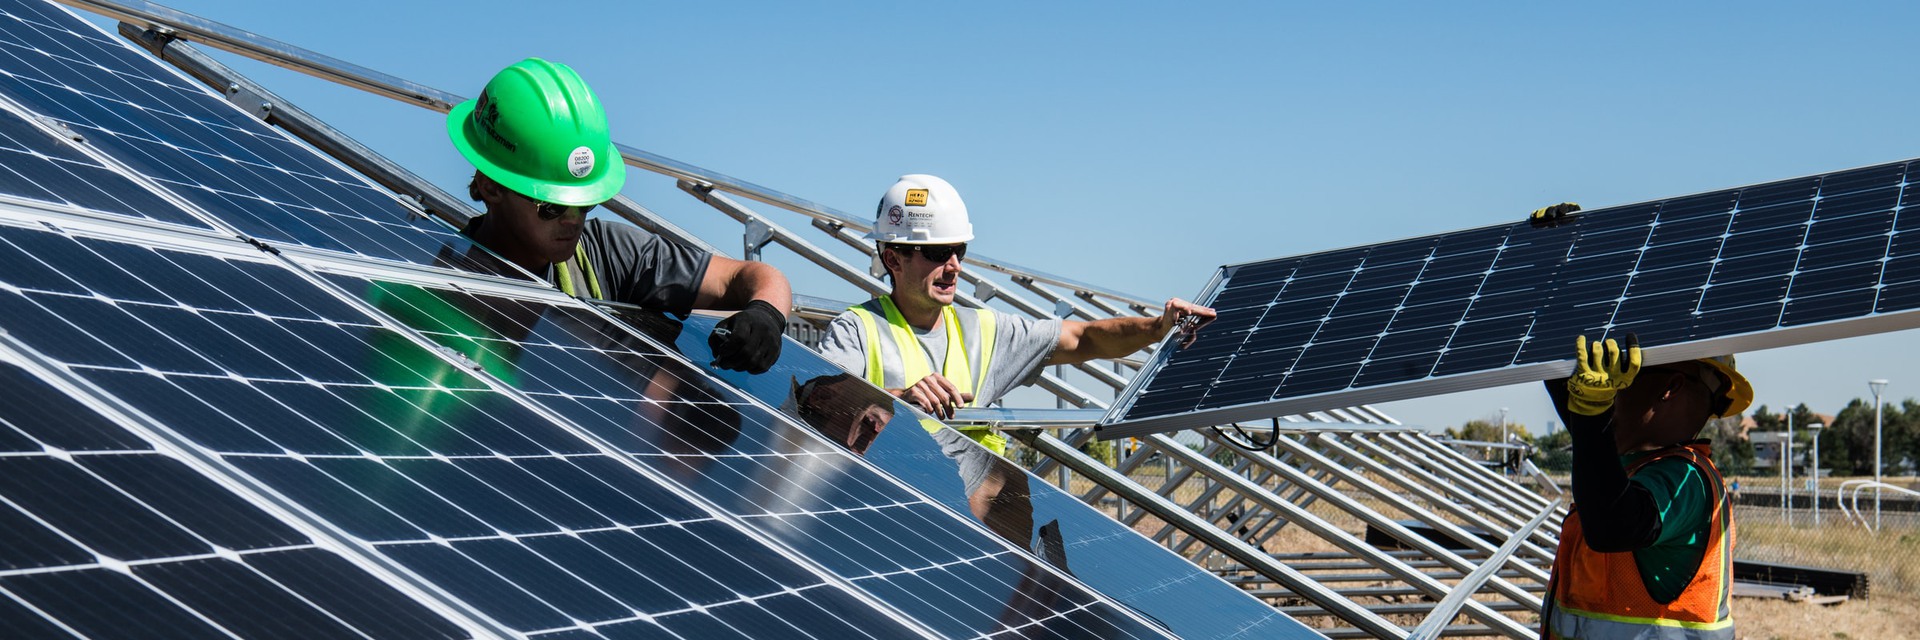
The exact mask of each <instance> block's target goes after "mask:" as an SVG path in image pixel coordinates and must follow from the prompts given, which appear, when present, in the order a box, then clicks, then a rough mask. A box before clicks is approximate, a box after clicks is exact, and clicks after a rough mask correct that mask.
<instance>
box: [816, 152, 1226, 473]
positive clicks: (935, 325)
mask: <svg viewBox="0 0 1920 640" xmlns="http://www.w3.org/2000/svg"><path fill="white" fill-rule="evenodd" d="M867 238H868V239H870V240H874V241H877V242H878V244H879V260H880V264H881V265H882V266H884V267H885V268H886V273H887V276H888V277H889V278H891V280H892V284H893V290H892V291H891V292H890V293H888V294H887V295H886V296H883V297H879V298H874V299H872V300H869V301H867V302H865V303H862V304H860V305H857V306H854V307H853V308H851V309H849V310H847V312H846V313H842V314H840V316H839V317H837V318H834V319H833V323H832V324H830V325H829V326H828V327H827V334H826V336H825V337H824V338H823V339H822V340H821V343H820V352H821V354H822V355H824V356H826V358H827V359H828V360H831V361H833V362H834V363H835V364H838V365H840V366H841V367H843V368H845V369H847V370H848V371H852V372H854V373H856V374H860V375H862V376H865V377H866V378H867V380H868V381H871V382H873V383H874V384H876V385H879V386H880V387H882V388H884V389H886V390H887V391H888V392H890V393H892V394H893V395H894V396H896V397H898V398H900V399H902V400H905V401H907V402H910V403H913V404H915V405H917V406H919V407H920V408H921V409H922V410H924V411H926V412H927V413H929V414H931V415H933V416H936V417H940V418H951V417H953V411H954V409H957V408H959V407H965V406H986V405H987V404H990V403H992V402H993V401H995V400H998V399H1000V397H1001V396H1003V395H1005V394H1006V393H1007V391H1009V390H1011V389H1013V388H1014V387H1017V386H1020V385H1023V384H1028V383H1031V382H1033V381H1034V380H1035V379H1037V378H1038V377H1039V375H1040V372H1041V370H1042V369H1044V368H1045V367H1047V366H1048V365H1058V364H1073V363H1076V362H1085V361H1088V360H1094V359H1098V358H1117V357H1120V356H1124V355H1127V354H1130V353H1133V352H1135V351H1139V350H1140V349H1142V348H1144V347H1146V346H1147V345H1150V344H1153V343H1154V342H1157V341H1159V340H1160V339H1161V338H1162V337H1164V336H1166V335H1167V333H1168V332H1170V331H1172V330H1173V329H1174V328H1175V327H1176V326H1180V325H1181V322H1182V321H1183V320H1187V321H1188V325H1187V326H1188V328H1189V330H1190V331H1191V330H1196V329H1198V328H1199V327H1200V326H1201V325H1204V324H1206V323H1208V322H1211V321H1212V320H1213V318H1214V312H1213V310H1212V309H1209V308H1207V307H1202V306H1199V305H1195V304H1192V303H1190V302H1187V301H1185V300H1180V299H1178V298H1175V299H1172V300H1168V301H1167V304H1166V308H1165V312H1164V313H1162V314H1161V315H1159V316H1157V317H1130V318H1108V319H1104V320H1095V321H1092V322H1080V321H1075V320H1052V319H1049V320H1034V319H1031V318H1025V317H1021V316H1015V315H1011V314H1006V313H1001V312H998V311H993V310H991V309H965V310H961V309H956V308H954V306H953V301H954V295H955V293H956V292H957V291H958V287H959V275H960V272H961V270H962V269H963V268H964V265H963V264H962V260H963V259H964V258H965V257H966V254H967V243H968V242H971V241H972V240H973V224H972V223H971V222H969V221H968V219H967V205H966V203H965V202H962V201H961V200H960V193H959V192H958V191H955V190H954V188H953V185H950V184H947V181H945V180H941V179H940V178H937V177H934V176H930V175H924V174H913V175H907V176H901V177H900V180H899V181H898V182H895V183H894V184H893V187H892V188H889V189H887V193H886V195H885V196H883V197H881V198H880V206H879V209H878V210H877V211H876V213H875V220H874V225H873V232H872V233H869V234H867ZM1188 342H1191V334H1189V340H1188ZM903 345H904V347H905V348H902V347H903ZM1183 346H1184V345H1183ZM967 435H968V437H970V438H972V439H974V440H975V441H978V442H980V443H981V444H984V445H986V446H987V448H989V449H992V450H994V451H995V452H996V453H1004V452H1005V448H1006V440H1005V438H1004V437H1002V436H1000V435H998V434H994V433H992V432H991V431H987V430H979V431H972V432H968V433H967Z"/></svg>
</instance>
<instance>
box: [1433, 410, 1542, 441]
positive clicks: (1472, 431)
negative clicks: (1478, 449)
mask: <svg viewBox="0 0 1920 640" xmlns="http://www.w3.org/2000/svg"><path fill="white" fill-rule="evenodd" d="M1507 432H1508V433H1511V434H1513V435H1516V436H1519V437H1520V439H1521V440H1526V441H1532V440H1533V436H1532V435H1530V434H1528V433H1527V425H1524V424H1521V423H1518V422H1508V423H1507ZM1447 437H1450V438H1454V439H1456V440H1478V441H1480V442H1499V441H1500V417H1499V416H1498V415H1497V414H1496V415H1494V416H1489V417H1487V418H1482V419H1479V420H1468V421H1467V423H1466V424H1463V425H1460V426H1459V427H1458V428H1454V427H1447Z"/></svg>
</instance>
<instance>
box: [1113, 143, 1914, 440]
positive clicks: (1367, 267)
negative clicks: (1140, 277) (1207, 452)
mask: <svg viewBox="0 0 1920 640" xmlns="http://www.w3.org/2000/svg"><path fill="white" fill-rule="evenodd" d="M1916 172H1920V162H1898V163H1890V164H1885V165H1877V166H1872V167H1866V168H1861V169H1853V170H1848V171H1841V172H1835V173H1831V174H1825V175H1819V176H1812V177H1807V178H1796V179H1792V180H1782V181H1779V182H1773V183H1767V184H1761V185H1755V186H1750V187H1743V188H1739V189H1728V190H1722V191H1715V192H1710V193H1704V194H1698V195H1693V196H1686V197H1680V198H1673V199H1669V200H1663V201H1657V202H1650V203H1641V204H1632V205H1624V206H1619V207H1611V208H1607V209H1601V210H1594V211H1588V212H1582V213H1580V214H1578V215H1576V216H1575V217H1573V218H1572V219H1571V220H1570V221H1568V222H1566V223H1563V224H1558V225H1552V226H1544V227H1535V226H1532V225H1529V224H1527V223H1524V222H1523V223H1516V224H1509V225H1501V226H1494V227H1485V228H1480V229H1471V230H1466V231H1460V232H1454V233H1447V234H1440V235H1437V236H1430V237H1425V238H1414V239H1410V240H1402V241H1397V242H1389V243H1384V244H1380V245H1375V246H1372V247H1359V248H1352V249H1342V250H1338V251H1331V252H1326V253H1321V254H1312V255H1308V256H1301V257H1292V258H1283V259H1279V260H1273V261H1269V262H1263V263H1253V264H1246V265H1234V266H1228V267H1224V268H1223V269H1222V271H1221V277H1220V278H1218V282H1219V284H1218V285H1217V286H1216V287H1215V288H1214V289H1213V290H1212V291H1210V292H1209V293H1208V294H1207V295H1206V296H1203V298H1204V299H1206V300H1209V301H1212V302H1213V303H1214V306H1215V308H1217V309H1219V310H1220V311H1221V318H1220V320H1219V321H1218V322H1217V323H1216V324H1215V325H1214V327H1212V328H1211V331H1210V332H1209V335H1208V336H1206V337H1204V338H1203V339H1202V340H1201V341H1200V343H1199V345H1198V346H1196V348H1194V349H1189V350H1187V351H1186V352H1179V353H1175V354H1172V355H1170V356H1164V357H1163V359H1160V360H1156V362H1155V363H1154V364H1153V366H1150V367H1149V369H1148V370H1147V371H1146V372H1145V373H1143V375H1142V376H1141V377H1140V381H1139V382H1137V383H1136V384H1135V389H1134V390H1133V391H1131V392H1130V393H1129V395H1128V397H1126V398H1124V399H1123V401H1122V402H1121V403H1119V404H1117V405H1116V409H1115V411H1114V412H1112V413H1110V414H1109V416H1108V419H1107V420H1106V423H1107V424H1108V425H1109V426H1110V427H1121V431H1125V432H1129V433H1131V432H1143V431H1147V430H1165V429H1170V428H1180V427H1189V426H1204V425H1206V424H1214V423H1219V422H1232V421H1236V420H1245V419H1253V418H1261V417H1268V416H1271V415H1279V414H1285V413H1297V412H1302V411H1310V410H1319V409H1325V408H1330V407H1335V406H1343V405H1351V404H1356V403H1359V402H1375V401H1382V400H1389V399H1396V398H1399V397H1407V395H1409V394H1410V393H1411V392H1409V391H1406V390H1405V387H1404V386H1403V384H1404V383H1423V384H1424V383H1429V382H1432V383H1435V384H1434V385H1428V386H1427V387H1422V388H1434V389H1439V388H1446V389H1465V388H1471V386H1470V385H1471V384H1473V383H1472V382H1468V381H1464V378H1463V377H1462V376H1466V375H1468V374H1485V373H1488V372H1492V371H1498V370H1503V369H1512V368H1515V367H1519V366H1521V365H1532V364H1545V363H1553V362H1559V361H1562V360H1564V358H1565V356H1564V352H1565V351H1566V343H1569V342H1571V340H1572V338H1573V336H1576V335H1582V334H1584V335H1588V336H1601V335H1618V334H1621V333H1624V332H1628V331H1631V332H1634V333H1636V334H1638V335H1639V337H1640V340H1641V342H1642V344H1647V345H1657V346H1672V345H1684V344H1687V343H1694V342H1701V341H1721V342H1723V343H1725V344H1727V345H1729V346H1727V347H1723V348H1724V349H1727V350H1732V349H1734V348H1736V347H1734V346H1732V345H1733V343H1731V342H1726V340H1727V339H1730V338H1733V337H1735V336H1741V335H1749V334H1755V333H1756V332H1768V331H1771V330H1777V329H1788V328H1794V327H1800V326H1807V325H1815V324H1819V323H1828V322H1833V321H1840V320H1850V319H1856V318H1862V317H1865V316H1870V315H1873V314H1889V313H1897V312H1902V311H1908V310H1912V309H1914V308H1915V307H1916V306H1920V305H1916V301H1915V300H1914V298H1915V294H1914V293H1913V290H1914V288H1915V287H1916V285H1915V284H1914V282H1913V280H1914V278H1915V274H1914V270H1915V267H1914V266H1913V264H1914V262H1913V260H1911V259H1910V258H1909V256H1910V254H1911V252H1912V251H1913V248H1912V244H1913V241H1912V240H1911V239H1910V238H1907V237H1906V236H1911V235H1912V233H1902V232H1903V230H1904V229H1905V228H1906V227H1911V226H1913V224H1914V223H1913V222H1912V220H1913V219H1914V218H1915V216H1913V215H1911V214H1909V213H1907V212H1905V209H1906V208H1907V207H1908V206H1909V204H1908V203H1909V202H1911V200H1910V199H1909V197H1910V195H1909V194H1910V193H1911V190H1912V189H1913V188H1914V185H1916V184H1920V180H1915V179H1914V175H1915V173H1916ZM1903 225H1904V226H1903ZM1414 265H1419V266H1418V268H1415V267H1414ZM1282 274H1285V275H1284V276H1283V275H1282ZM1909 324H1910V323H1909ZM1875 326H1876V327H1881V328H1879V329H1877V330H1886V329H1887V328H1894V327H1897V326H1901V325H1900V324H1899V323H1898V322H1896V323H1894V324H1884V323H1883V324H1877V325H1875ZM1808 335H1811V334H1808ZM1790 339H1791V338H1778V340H1790ZM1209 341H1216V344H1212V345H1209V344H1207V343H1208V342H1209ZM1789 343H1790V342H1789ZM1745 344H1747V345H1749V346H1752V345H1765V346H1778V345H1775V344H1772V343H1767V342H1764V341H1760V342H1754V341H1749V342H1747V343H1745ZM1675 353H1678V352H1675ZM1547 375H1554V373H1549V372H1547V371H1546V370H1545V369H1541V370H1540V373H1539V376H1540V377H1545V376H1547ZM1487 379H1489V380H1491V379H1493V378H1492V377H1488V378H1487ZM1442 381H1445V382H1444V384H1442ZM1519 381H1521V380H1519V379H1512V380H1509V379H1506V378H1500V382H1499V383H1511V382H1519ZM1435 385H1438V386H1435ZM1462 385H1469V386H1462ZM1396 388H1399V389H1400V390H1395V389H1396ZM1121 431H1115V430H1111V429H1109V430H1107V433H1108V434H1109V435H1116V436H1117V435H1125V433H1122V432H1121Z"/></svg>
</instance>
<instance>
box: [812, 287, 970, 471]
mask: <svg viewBox="0 0 1920 640" xmlns="http://www.w3.org/2000/svg"><path fill="white" fill-rule="evenodd" d="M877 299H878V300H879V301H880V308H881V310H882V311H883V312H884V313H886V315H887V323H886V326H887V329H886V330H885V331H882V330H881V328H880V322H879V320H878V319H877V318H875V317H874V314H873V312H871V311H868V310H867V308H866V307H865V306H864V305H854V306H852V307H849V308H848V310H849V311H852V312H853V315H854V317H855V318H858V319H859V320H860V326H861V328H862V329H863V330H864V333H865V334H866V345H867V371H866V378H867V381H868V382H872V383H873V384H874V385H875V386H878V387H880V388H882V389H904V388H907V387H910V386H913V383H915V382H919V381H920V379H921V378H925V377H927V376H928V375H931V374H932V373H933V363H932V361H931V360H930V359H929V358H928V355H927V352H926V347H925V346H923V345H922V343H921V342H920V339H919V338H918V337H916V336H915V335H914V333H913V326H912V325H910V324H907V320H906V318H905V317H904V316H902V315H900V309H899V308H898V307H895V306H894V305H893V300H892V299H891V298H887V297H880V298H877ZM973 312H974V313H973V314H970V317H971V319H973V320H974V325H975V328H974V330H973V331H968V330H967V327H966V323H965V322H964V321H962V319H961V318H962V316H961V315H960V313H959V312H957V311H955V310H954V307H952V306H948V307H945V308H943V309H941V311H940V313H941V322H942V323H943V324H944V325H945V330H946V335H947V353H946V357H945V359H944V362H942V363H941V367H940V369H941V371H940V375H941V376H943V377H945V378H947V379H948V380H950V381H952V382H953V386H954V387H955V388H957V389H959V390H960V392H961V393H967V394H973V396H974V401H973V402H972V403H971V404H970V406H979V405H980V394H979V393H977V390H978V389H980V388H981V387H983V386H985V385H986V381H987V372H988V371H990V370H991V367H992V366H993V348H994V342H995V336H994V333H995V326H994V323H995V318H994V314H993V311H992V310H989V309H973ZM969 333H977V334H978V338H979V339H978V340H976V341H971V342H970V341H968V340H967V335H968V334H969ZM969 344H972V345H974V346H975V348H969V347H968V345H969ZM889 352H890V353H889ZM890 361H892V362H899V363H900V368H899V369H897V371H898V372H899V373H898V374H897V375H899V376H900V377H899V378H898V379H894V380H889V379H888V377H887V368H886V363H887V362H890ZM976 372H978V373H976ZM921 426H922V427H923V428H925V429H926V430H927V432H928V433H932V432H935V431H939V430H940V429H944V428H946V427H945V426H944V425H942V424H940V423H939V422H937V421H932V420H927V421H922V423H921ZM960 432H961V433H962V434H965V435H966V436H967V437H968V438H971V439H972V440H973V441H974V442H978V443H980V444H982V445H984V446H986V447H987V448H988V449H990V450H992V451H993V452H994V453H996V454H1000V455H1006V452H1007V438H1006V436H1003V435H1000V434H999V433H995V432H994V431H993V430H992V429H989V428H985V427H980V428H967V429H960Z"/></svg>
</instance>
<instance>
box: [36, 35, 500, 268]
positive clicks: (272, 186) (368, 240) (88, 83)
mask: <svg viewBox="0 0 1920 640" xmlns="http://www.w3.org/2000/svg"><path fill="white" fill-rule="evenodd" d="M0 69H3V70H4V71H5V73H0V96H3V97H5V98H6V99H7V100H10V101H12V102H14V103H15V104H17V105H19V106H20V107H22V108H24V109H26V110H27V111H29V112H31V113H33V114H35V115H37V116H39V117H45V118H48V119H51V120H53V121H56V122H58V123H60V124H61V125H62V126H64V127H66V128H67V129H69V130H71V131H72V132H74V133H75V134H77V135H78V136H79V137H80V138H81V139H82V140H81V141H79V142H76V144H79V145H85V146H86V147H88V148H91V149H95V150H97V151H98V152H99V153H101V154H103V155H105V156H107V157H110V158H112V159H113V160H114V161H116V162H118V163H121V164H123V165H124V166H126V167H128V168H130V169H131V170H132V171H133V172H134V173H136V174H138V175H141V176H144V177H146V178H148V179H151V180H153V181H154V182H156V183H158V184H159V185H160V186H161V187H162V188H164V189H166V190H167V191H169V192H171V193H173V194H175V195H177V196H178V197H179V198H181V199H182V200H184V201H185V202H188V203H191V205H192V206H193V207H195V208H196V209H198V210H199V211H200V212H202V214H203V215H205V216H208V217H210V218H212V219H216V220H218V221H219V222H221V223H222V224H224V225H227V226H230V227H231V228H232V229H233V230H235V231H237V232H238V233H241V234H244V235H245V236H246V237H249V238H256V239H259V240H262V241H266V242H270V243H274V244H279V245H288V244H297V245H304V246H309V247H314V248H318V249H326V250H331V251H340V252H346V253H352V254H358V255H364V256H369V257H375V258H382V259H388V260H397V261H403V262H413V263H422V264H424V263H431V262H433V261H434V260H435V259H436V258H442V259H444V258H443V257H442V256H439V252H440V251H441V248H442V247H445V246H455V247H460V246H463V245H465V244H467V242H466V240H465V238H464V237H462V236H460V235H459V234H457V233H454V232H453V231H452V230H449V229H447V228H445V227H444V226H443V225H441V224H439V223H438V222H437V221H434V220H430V219H427V218H426V217H423V216H417V215H413V214H412V213H411V210H410V209H408V208H407V207H406V206H404V205H402V204H401V203H400V201H399V200H398V199H396V198H395V197H394V196H393V195H392V194H390V193H387V192H385V191H383V190H381V189H380V188H378V187H377V186H375V185H374V184H372V183H371V182H369V181H367V180H366V179H364V178H362V177H360V176H358V175H355V174H352V173H350V172H348V171H347V170H346V169H344V168H342V167H341V166H340V165H339V164H337V163H335V162H333V161H331V160H329V159H327V158H325V157H324V156H321V155H319V154H315V153H313V152H311V151H309V150H308V149H307V148H305V147H304V146H302V145H300V144H299V143H298V142H296V141H294V139H293V138H291V137H288V136H287V135H286V134H285V133H283V132H280V131H278V130H275V129H272V128H270V127H268V126H267V125H266V124H264V123H262V122H260V121H259V120H257V119H255V118H253V117H252V116H249V115H248V114H246V113H244V112H242V111H241V110H240V109H238V108H236V107H234V106H233V105H231V104H228V103H227V102H226V100H225V99H223V98H222V97H220V96H218V95H216V94H214V93H213V92H211V91H209V90H208V89H207V88H205V87H204V86H202V85H200V84H198V83H196V82H194V81H192V80H191V79H189V78H187V77H186V76H184V75H182V74H180V73H179V72H177V71H175V70H173V69H171V68H169V67H166V66H164V65H162V64H161V63H160V62H159V61H156V60H154V59H153V58H152V57H150V56H148V55H146V54H145V53H144V52H141V51H139V50H137V49H134V48H133V47H132V46H130V45H128V44H127V43H125V42H122V41H120V40H118V39H116V38H113V37H111V36H109V35H108V34H107V33H105V32H103V31H101V30H100V29H98V28H96V27H94V26H93V25H92V24H90V23H87V22H85V21H82V20H80V19H79V18H77V17H75V16H73V15H72V14H71V13H69V12H67V11H66V10H65V9H62V8H59V7H55V6H52V5H49V4H45V3H41V2H34V1H32V0H0ZM4 182H5V180H0V183H4ZM174 211H175V210H173V209H170V208H166V207H155V208H153V209H151V210H147V209H144V208H143V209H142V210H141V213H140V214H137V215H145V216H150V217H153V218H155V219H160V220H165V221H169V222H177V223H183V224H192V225H195V226H205V223H204V222H194V221H191V220H188V219H186V218H184V217H181V216H179V215H177V214H176V213H175V212H174ZM456 253H463V252H456Z"/></svg>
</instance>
